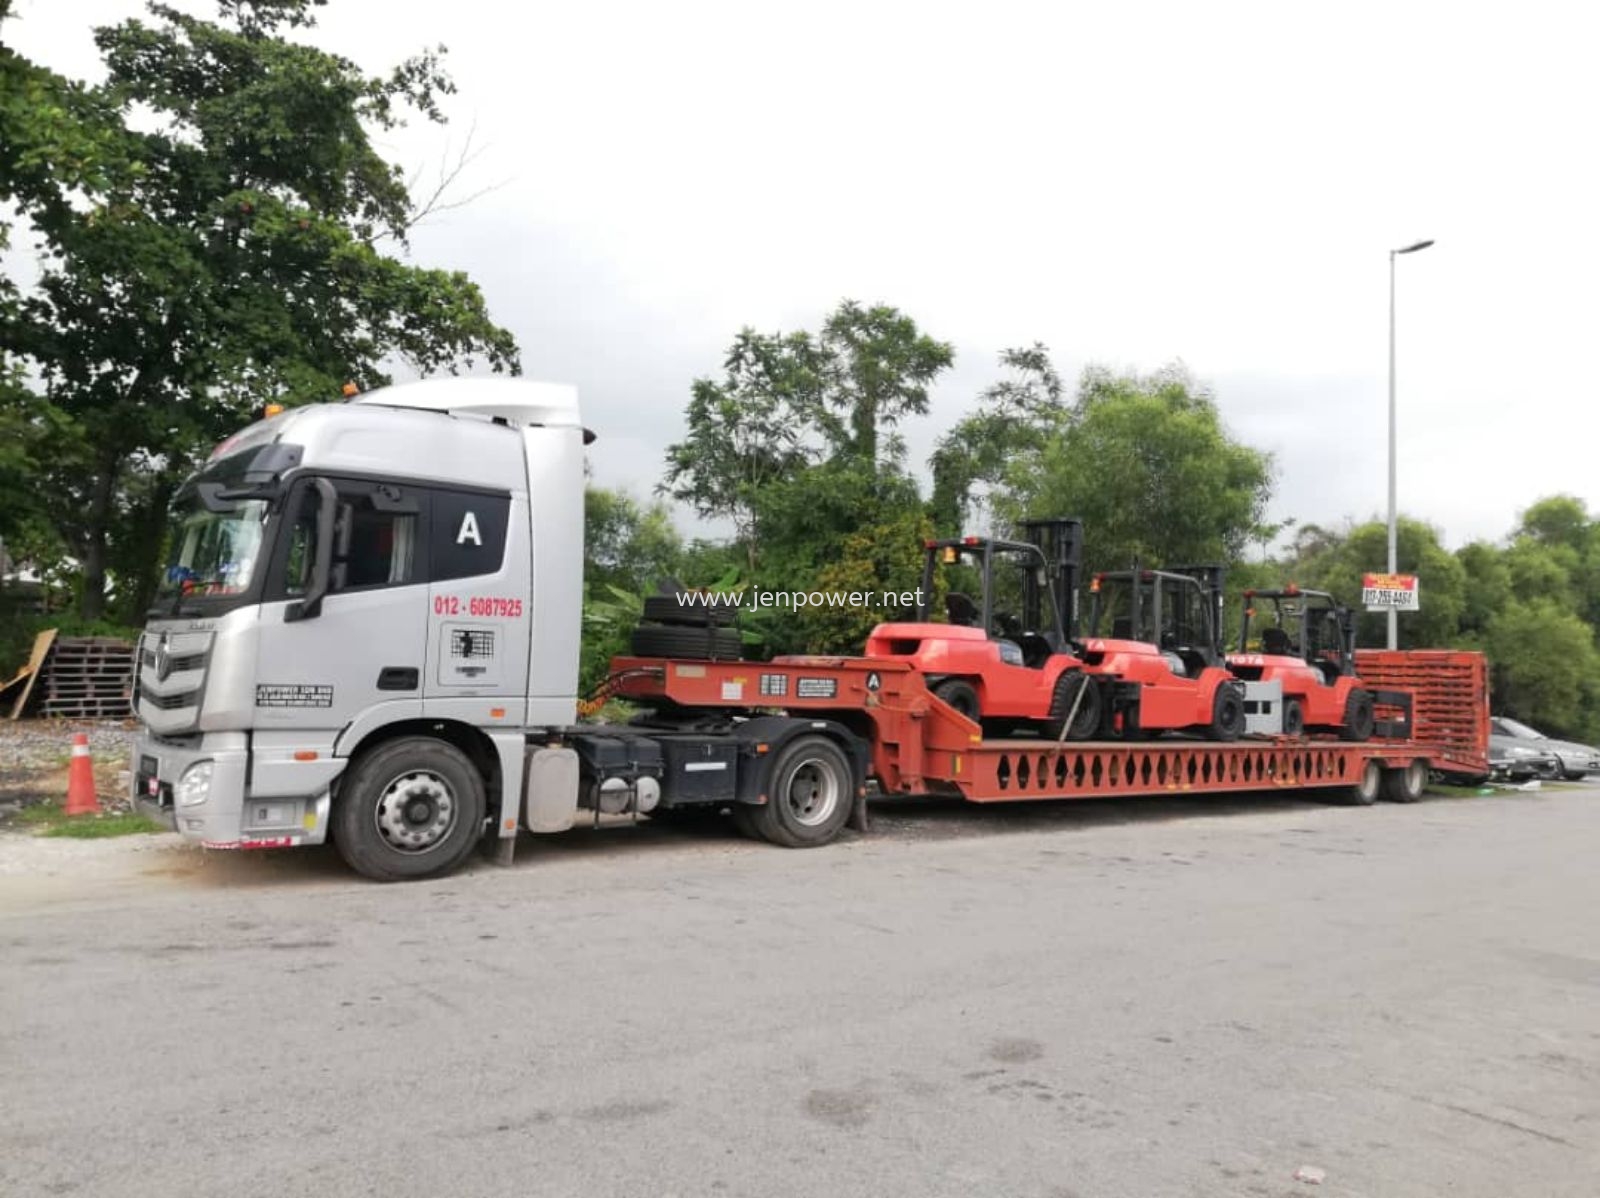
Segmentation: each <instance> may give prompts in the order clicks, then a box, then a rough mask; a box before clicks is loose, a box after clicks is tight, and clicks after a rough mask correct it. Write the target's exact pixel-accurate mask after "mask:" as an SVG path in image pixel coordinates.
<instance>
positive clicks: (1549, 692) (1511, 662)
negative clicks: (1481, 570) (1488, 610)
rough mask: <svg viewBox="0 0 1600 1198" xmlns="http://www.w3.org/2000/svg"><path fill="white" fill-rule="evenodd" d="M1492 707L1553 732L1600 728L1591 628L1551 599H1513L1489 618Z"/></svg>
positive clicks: (1597, 657) (1598, 666) (1599, 662)
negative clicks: (1492, 673)
mask: <svg viewBox="0 0 1600 1198" xmlns="http://www.w3.org/2000/svg"><path fill="white" fill-rule="evenodd" d="M1484 647H1485V649H1486V650H1487V651H1488V655H1489V662H1490V665H1491V666H1492V668H1493V671H1494V698H1495V709H1496V710H1497V711H1499V712H1502V713H1504V714H1506V715H1515V716H1518V717H1520V718H1522V719H1524V720H1527V721H1529V722H1530V723H1533V724H1536V725H1538V726H1539V727H1540V728H1541V729H1543V730H1544V731H1547V732H1553V733H1555V734H1557V735H1561V734H1565V735H1570V736H1582V737H1593V736H1595V735H1596V734H1597V732H1600V720H1597V718H1596V702H1597V700H1600V693H1597V692H1600V686H1597V684H1596V678H1597V676H1600V652H1597V651H1596V649H1595V640H1594V629H1593V627H1592V626H1590V625H1589V624H1586V623H1585V622H1584V621H1583V620H1582V619H1580V618H1579V617H1578V616H1577V615H1576V614H1574V613H1573V612H1571V611H1567V610H1563V609H1562V608H1561V607H1560V606H1559V605H1558V604H1557V603H1556V602H1555V601H1554V600H1551V599H1547V598H1541V599H1531V600H1522V599H1513V600H1512V601H1511V602H1510V603H1508V604H1507V605H1506V607H1505V609H1504V610H1503V611H1501V612H1499V613H1497V614H1496V615H1495V616H1494V618H1493V619H1492V620H1490V622H1489V628H1488V635H1487V637H1486V638H1485V645H1484Z"/></svg>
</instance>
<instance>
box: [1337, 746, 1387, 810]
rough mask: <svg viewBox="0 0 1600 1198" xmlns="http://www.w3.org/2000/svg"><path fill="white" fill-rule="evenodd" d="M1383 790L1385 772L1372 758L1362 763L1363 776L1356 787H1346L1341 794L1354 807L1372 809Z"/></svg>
mask: <svg viewBox="0 0 1600 1198" xmlns="http://www.w3.org/2000/svg"><path fill="white" fill-rule="evenodd" d="M1382 790H1383V770H1382V769H1380V768H1379V767H1378V763H1377V762H1376V761H1374V760H1372V759H1371V758H1368V759H1367V760H1366V761H1363V762H1362V763H1361V774H1360V776H1359V777H1358V778H1357V779H1356V783H1355V785H1354V786H1347V787H1345V788H1344V789H1343V790H1342V791H1341V792H1340V794H1341V795H1343V797H1344V801H1345V802H1346V803H1348V804H1350V805H1351V806H1352V807H1370V806H1372V804H1374V803H1376V802H1377V801H1378V795H1379V794H1380V793H1381V792H1382Z"/></svg>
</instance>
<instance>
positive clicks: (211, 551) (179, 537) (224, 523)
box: [157, 496, 267, 604]
mask: <svg viewBox="0 0 1600 1198" xmlns="http://www.w3.org/2000/svg"><path fill="white" fill-rule="evenodd" d="M266 518H267V502H266V500H264V499H244V500H240V501H239V502H237V503H235V504H232V505H229V506H227V507H226V508H225V509H224V510H222V511H212V510H211V509H210V508H208V507H207V506H206V505H205V504H203V503H202V502H201V501H200V498H199V496H191V497H190V498H188V499H187V500H181V501H180V502H179V504H178V506H177V508H176V509H175V511H174V512H173V517H172V526H171V530H170V533H169V536H168V539H167V544H168V551H167V568H166V570H165V571H164V572H163V574H162V576H161V587H160V590H159V591H158V592H157V597H158V600H168V601H171V602H173V603H174V604H176V603H178V602H181V601H182V600H184V599H186V598H195V599H206V598H214V597H219V596H227V595H237V594H239V593H241V592H242V591H244V590H246V589H247V588H248V587H249V586H250V580H251V579H252V578H254V577H255V573H256V568H257V566H258V564H259V562H258V558H259V556H260V553H261V545H262V530H263V528H264V527H265V521H266Z"/></svg>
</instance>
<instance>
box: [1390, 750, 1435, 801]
mask: <svg viewBox="0 0 1600 1198" xmlns="http://www.w3.org/2000/svg"><path fill="white" fill-rule="evenodd" d="M1427 786H1428V763H1427V762H1426V761H1422V760H1420V759H1419V760H1417V761H1413V762H1412V763H1411V764H1410V765H1404V766H1401V767H1400V768H1399V769H1397V770H1384V771H1383V797H1384V798H1386V799H1388V800H1389V801H1390V802H1391V803H1415V802H1416V801H1417V800H1418V799H1420V798H1421V797H1422V792H1423V791H1424V790H1426V789H1427Z"/></svg>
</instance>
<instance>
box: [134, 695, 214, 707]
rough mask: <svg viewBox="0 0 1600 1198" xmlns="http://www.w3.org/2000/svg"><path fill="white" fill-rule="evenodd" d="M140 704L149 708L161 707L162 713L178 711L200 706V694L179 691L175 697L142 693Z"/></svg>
mask: <svg viewBox="0 0 1600 1198" xmlns="http://www.w3.org/2000/svg"><path fill="white" fill-rule="evenodd" d="M139 702H140V703H142V704H144V705H146V706H148V707H159V708H160V709H161V710H162V711H176V710H178V708H180V707H197V706H199V704H200V692H199V691H179V692H178V693H177V694H175V695H151V694H146V693H145V692H143V691H141V692H140V693H139Z"/></svg>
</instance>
